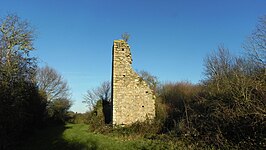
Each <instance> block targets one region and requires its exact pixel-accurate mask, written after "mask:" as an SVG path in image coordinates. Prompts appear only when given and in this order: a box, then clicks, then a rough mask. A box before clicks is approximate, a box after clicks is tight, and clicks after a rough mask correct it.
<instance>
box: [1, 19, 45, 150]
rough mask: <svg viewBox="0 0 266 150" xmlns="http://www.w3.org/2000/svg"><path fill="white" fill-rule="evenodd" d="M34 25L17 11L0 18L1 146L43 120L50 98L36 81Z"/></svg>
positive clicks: (10, 144) (5, 145)
mask: <svg viewBox="0 0 266 150" xmlns="http://www.w3.org/2000/svg"><path fill="white" fill-rule="evenodd" d="M33 33H34V32H33V29H32V28H31V27H30V25H29V24H28V22H27V21H24V20H21V19H20V18H19V17H18V16H16V15H8V16H6V17H5V18H1V19H0V43H1V44H0V139H1V143H0V149H10V148H12V146H13V145H14V144H16V142H17V141H18V139H19V138H20V137H21V136H23V135H25V134H26V133H27V132H28V131H29V130H30V129H32V128H36V127H37V126H40V125H41V124H42V123H43V119H44V116H45V107H46V101H45V98H44V97H43V96H42V95H41V94H40V93H39V91H38V88H37V86H36V83H35V82H34V77H35V70H36V62H35V58H34V57H31V56H30V52H31V51H32V50H33V49H34V47H33V39H34V38H33V37H34V35H33Z"/></svg>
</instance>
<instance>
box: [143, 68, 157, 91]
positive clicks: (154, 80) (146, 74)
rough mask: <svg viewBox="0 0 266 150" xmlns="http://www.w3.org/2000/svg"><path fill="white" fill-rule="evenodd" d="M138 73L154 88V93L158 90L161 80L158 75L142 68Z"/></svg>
mask: <svg viewBox="0 0 266 150" xmlns="http://www.w3.org/2000/svg"><path fill="white" fill-rule="evenodd" d="M138 75H139V76H140V78H141V79H142V80H144V81H145V82H146V83H147V85H148V86H149V88H150V89H151V90H153V92H154V94H155V93H156V92H157V87H158V84H159V81H158V79H157V77H156V76H153V75H151V74H150V73H149V72H147V71H144V70H141V71H139V72H138Z"/></svg>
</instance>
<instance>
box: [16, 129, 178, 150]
mask: <svg viewBox="0 0 266 150" xmlns="http://www.w3.org/2000/svg"><path fill="white" fill-rule="evenodd" d="M88 129H89V126H88V125H85V124H67V125H65V126H54V127H49V128H46V129H44V130H40V131H36V133H35V134H34V135H33V136H32V137H31V138H29V139H27V140H25V141H23V142H22V144H21V145H19V146H18V147H17V148H16V149H21V150H96V149H97V150H134V149H155V150H156V149H158V150H159V149H177V147H176V146H175V145H174V144H169V143H164V142H161V141H156V140H148V139H135V140H126V139H124V138H121V137H116V136H111V135H102V134H96V133H92V132H89V130H88ZM180 149H181V148H180Z"/></svg>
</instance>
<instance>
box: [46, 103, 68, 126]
mask: <svg viewBox="0 0 266 150" xmlns="http://www.w3.org/2000/svg"><path fill="white" fill-rule="evenodd" d="M71 105H72V103H71V101H70V100H68V99H56V100H53V101H52V102H49V103H48V106H47V111H48V115H49V117H51V118H50V119H52V120H53V121H54V122H57V123H65V122H66V121H67V119H68V115H67V113H68V110H69V108H70V107H71Z"/></svg>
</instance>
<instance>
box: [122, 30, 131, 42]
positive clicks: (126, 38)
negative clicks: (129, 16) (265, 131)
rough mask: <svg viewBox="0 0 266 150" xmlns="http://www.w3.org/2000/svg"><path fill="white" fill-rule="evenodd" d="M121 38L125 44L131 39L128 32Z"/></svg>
mask: <svg viewBox="0 0 266 150" xmlns="http://www.w3.org/2000/svg"><path fill="white" fill-rule="evenodd" d="M121 38H122V39H123V40H124V41H125V42H127V41H128V40H129V38H130V35H129V34H128V33H127V32H125V33H123V34H122V35H121Z"/></svg>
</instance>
